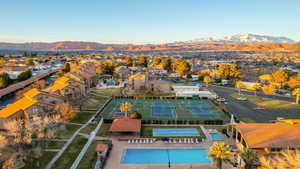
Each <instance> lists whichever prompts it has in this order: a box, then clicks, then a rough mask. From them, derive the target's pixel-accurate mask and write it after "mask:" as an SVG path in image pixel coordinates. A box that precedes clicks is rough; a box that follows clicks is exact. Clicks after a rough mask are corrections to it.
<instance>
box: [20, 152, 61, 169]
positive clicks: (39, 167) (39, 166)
mask: <svg viewBox="0 0 300 169" xmlns="http://www.w3.org/2000/svg"><path fill="white" fill-rule="evenodd" d="M55 154H56V152H43V154H42V156H41V157H40V158H38V159H36V160H34V161H32V162H26V166H25V167H23V168H22V169H44V168H45V167H46V166H47V164H48V163H49V161H50V160H51V159H52V158H53V157H54V156H55Z"/></svg>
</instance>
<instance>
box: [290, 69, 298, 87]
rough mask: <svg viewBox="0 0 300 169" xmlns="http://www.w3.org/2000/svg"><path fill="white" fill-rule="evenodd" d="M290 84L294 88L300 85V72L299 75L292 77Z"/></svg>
mask: <svg viewBox="0 0 300 169" xmlns="http://www.w3.org/2000/svg"><path fill="white" fill-rule="evenodd" d="M288 85H289V87H290V88H292V89H294V88H297V87H300V73H298V74H297V76H293V77H291V78H290V80H289V81H288Z"/></svg>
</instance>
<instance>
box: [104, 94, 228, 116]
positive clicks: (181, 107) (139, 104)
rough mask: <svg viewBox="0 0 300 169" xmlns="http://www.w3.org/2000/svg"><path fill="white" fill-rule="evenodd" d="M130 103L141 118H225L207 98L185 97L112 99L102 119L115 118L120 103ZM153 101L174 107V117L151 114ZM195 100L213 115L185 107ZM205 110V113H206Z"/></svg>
mask: <svg viewBox="0 0 300 169" xmlns="http://www.w3.org/2000/svg"><path fill="white" fill-rule="evenodd" d="M124 102H129V103H131V105H132V107H131V112H133V111H137V112H139V113H141V114H142V119H143V120H214V119H226V116H225V115H224V114H223V113H222V112H221V111H220V110H219V109H218V108H217V107H216V106H215V105H214V104H213V103H211V102H210V101H209V100H186V99H175V100H173V99H163V100H160V99H149V98H148V99H113V100H112V101H111V102H110V104H108V105H107V106H106V108H105V109H104V111H103V113H102V116H103V117H104V119H113V118H115V115H116V112H120V110H119V107H120V104H121V103H124ZM154 102H165V103H169V104H171V105H172V106H173V107H175V109H174V108H173V109H174V111H175V112H176V117H155V116H153V115H152V104H153V103H154ZM194 102H197V103H199V104H201V105H203V106H205V107H206V108H203V109H202V110H204V109H206V110H205V111H206V112H207V114H209V113H211V114H213V115H215V117H207V116H203V117H201V116H198V117H197V116H195V115H194V114H193V113H192V112H191V111H190V109H189V108H187V107H186V105H187V104H189V103H194ZM206 112H205V113H206Z"/></svg>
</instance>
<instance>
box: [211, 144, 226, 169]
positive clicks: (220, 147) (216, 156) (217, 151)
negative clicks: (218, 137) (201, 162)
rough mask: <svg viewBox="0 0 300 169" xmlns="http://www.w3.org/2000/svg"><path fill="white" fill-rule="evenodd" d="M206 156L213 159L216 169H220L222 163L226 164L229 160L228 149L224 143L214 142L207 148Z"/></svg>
mask: <svg viewBox="0 0 300 169" xmlns="http://www.w3.org/2000/svg"><path fill="white" fill-rule="evenodd" d="M208 155H209V157H211V158H212V159H213V162H214V163H215V164H216V166H217V168H218V169H222V164H223V162H224V163H228V162H230V158H231V152H230V148H229V146H228V145H226V144H225V143H217V142H215V143H214V144H213V145H212V146H211V147H209V152H208Z"/></svg>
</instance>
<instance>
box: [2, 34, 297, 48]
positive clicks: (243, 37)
mask: <svg viewBox="0 0 300 169" xmlns="http://www.w3.org/2000/svg"><path fill="white" fill-rule="evenodd" d="M228 43H234V44H267V43H268V44H270V43H274V44H285V43H295V41H294V40H292V39H289V38H286V37H274V36H265V35H255V34H237V35H233V36H230V37H224V38H212V37H211V38H199V39H194V40H189V41H184V42H174V43H167V44H161V45H153V44H147V45H128V44H103V43H97V42H80V41H61V42H53V43H43V42H32V43H5V42H2V43H1V42H0V50H30V51H76V50H78V51H82V50H104V51H113V50H128V51H147V50H166V49H174V48H175V49H182V48H185V47H186V45H198V46H201V45H202V44H203V45H204V44H205V45H207V44H228Z"/></svg>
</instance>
